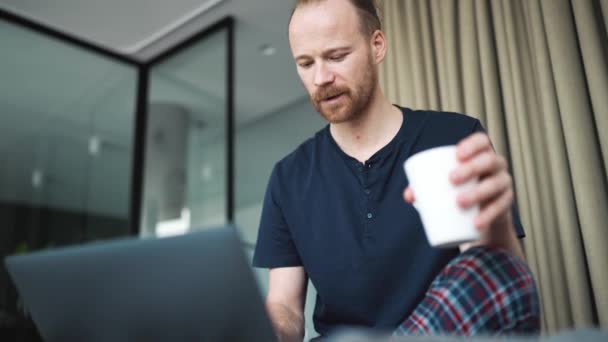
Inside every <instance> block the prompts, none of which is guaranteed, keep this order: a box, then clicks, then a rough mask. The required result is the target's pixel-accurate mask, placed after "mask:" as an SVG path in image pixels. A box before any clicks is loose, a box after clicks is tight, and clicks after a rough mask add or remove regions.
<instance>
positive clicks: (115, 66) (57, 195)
mask: <svg viewBox="0 0 608 342" xmlns="http://www.w3.org/2000/svg"><path fill="white" fill-rule="evenodd" d="M0 42H2V43H1V45H2V48H1V51H2V52H1V53H0V165H1V166H0V257H2V258H4V256H6V255H12V254H20V253H26V252H29V251H33V250H39V249H45V248H52V247H57V246H63V245H69V244H76V243H82V242H85V241H91V240H97V239H104V238H111V237H116V236H124V235H128V234H129V231H130V230H129V226H128V224H129V214H130V213H129V206H130V203H129V193H130V186H131V169H132V150H133V149H132V141H133V122H134V110H135V94H136V79H137V68H136V67H134V66H130V65H127V64H123V63H121V62H117V61H114V60H110V59H108V58H105V57H103V56H100V55H98V54H95V53H91V52H88V51H86V50H84V49H81V48H78V47H75V46H74V45H70V44H66V43H64V42H61V41H59V40H56V39H52V38H48V37H46V36H44V35H41V34H40V33H37V32H34V31H31V30H29V29H24V28H22V27H20V26H16V25H14V24H12V23H9V22H2V21H0ZM16 302H17V297H16V292H15V291H14V289H13V288H12V287H11V286H10V282H9V280H8V277H7V274H6V270H5V269H4V263H1V265H0V329H2V328H3V326H4V324H3V323H5V322H13V323H14V322H15V320H17V319H18V318H19V315H17V312H16V310H17V307H16V305H15V303H16ZM0 340H4V338H3V337H0ZM7 340H9V339H7Z"/></svg>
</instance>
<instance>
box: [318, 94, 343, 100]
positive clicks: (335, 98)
mask: <svg viewBox="0 0 608 342" xmlns="http://www.w3.org/2000/svg"><path fill="white" fill-rule="evenodd" d="M342 95H344V93H339V94H336V95H333V96H328V97H326V98H324V99H323V102H331V101H333V100H337V99H338V98H339V97H340V96H342Z"/></svg>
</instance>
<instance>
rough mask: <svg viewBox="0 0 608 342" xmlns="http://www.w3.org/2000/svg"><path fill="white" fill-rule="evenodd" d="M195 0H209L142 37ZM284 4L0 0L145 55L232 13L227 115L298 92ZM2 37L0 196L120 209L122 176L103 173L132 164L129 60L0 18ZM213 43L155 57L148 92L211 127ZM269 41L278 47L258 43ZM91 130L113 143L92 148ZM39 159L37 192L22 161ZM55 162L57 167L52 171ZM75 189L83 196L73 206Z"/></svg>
mask: <svg viewBox="0 0 608 342" xmlns="http://www.w3.org/2000/svg"><path fill="white" fill-rule="evenodd" d="M211 5H213V6H211ZM205 6H211V7H210V8H209V9H208V10H207V11H205V12H203V13H201V14H199V15H196V16H195V17H194V18H191V20H190V21H188V22H186V23H184V24H183V25H181V26H180V27H179V28H177V29H175V30H172V31H171V32H165V33H166V34H164V35H163V37H162V38H161V39H159V40H155V41H153V42H151V43H150V40H151V39H155V38H158V37H159V32H163V30H164V31H166V28H167V27H170V26H171V25H174V24H175V23H178V22H180V21H181V20H183V19H184V18H188V17H189V16H192V13H196V11H197V9H200V8H203V7H205ZM291 6H292V2H291V1H285V0H255V1H252V0H223V1H213V0H208V1H204V0H198V1H195V0H173V1H171V2H167V1H161V0H104V1H93V0H55V1H52V2H48V1H41V0H37V1H36V0H0V7H2V8H4V9H6V10H9V11H11V12H14V13H17V14H19V15H21V16H24V17H27V18H30V19H32V20H35V21H38V22H41V23H43V24H45V25H48V26H51V27H53V28H55V29H57V30H59V31H62V32H66V33H69V34H71V35H73V36H76V37H78V38H80V39H83V40H87V41H91V42H93V43H95V44H97V45H101V46H105V47H107V48H109V49H112V50H115V51H127V50H129V51H128V52H132V55H133V56H134V57H137V58H140V59H143V60H147V59H149V58H151V57H153V56H155V55H156V54H158V53H159V52H160V51H164V50H165V49H166V48H167V47H169V46H172V45H173V44H175V42H177V41H180V40H181V39H184V38H186V37H188V36H190V35H191V34H192V33H195V32H198V31H200V30H202V29H204V28H206V27H209V26H210V25H211V24H213V23H215V22H217V21H219V20H221V19H223V18H224V17H226V16H228V15H230V16H233V17H234V18H235V24H236V27H235V28H236V31H235V48H236V51H235V52H236V56H235V57H236V63H235V64H236V65H235V69H236V70H235V78H236V82H235V91H236V122H237V125H245V124H249V123H251V122H253V121H255V120H257V119H259V118H261V117H262V116H264V115H267V114H273V113H275V112H276V111H278V110H279V109H281V110H284V109H285V108H289V105H290V104H292V103H298V102H301V100H302V98H303V97H305V96H306V95H305V92H304V90H303V87H302V86H301V84H300V82H299V80H298V78H297V75H296V72H295V67H294V64H293V62H292V60H291V54H290V51H289V45H288V41H287V33H286V29H287V22H288V16H289V13H290V10H291ZM24 32H26V33H24ZM0 41H2V42H3V48H4V49H3V53H2V54H0V74H1V75H0V110H1V111H2V112H1V113H0V114H1V117H2V119H1V120H0V121H1V122H2V124H1V125H0V133H1V134H0V152H2V154H1V155H0V165H5V166H6V165H14V166H15V167H11V168H7V167H1V168H0V199H7V198H8V199H17V200H20V201H26V202H32V201H33V202H36V201H41V199H40V196H43V197H44V196H46V197H47V200H48V201H50V202H53V201H54V202H61V203H63V205H64V206H65V207H66V208H68V209H76V210H83V209H84V210H87V209H89V210H90V211H96V210H97V211H99V212H100V213H102V214H107V215H121V216H122V215H123V214H124V210H125V209H126V208H127V202H126V201H127V200H128V195H127V193H125V191H128V187H127V185H126V183H125V182H126V181H127V179H121V180H120V182H118V181H117V180H116V179H114V180H112V179H108V178H111V177H107V176H104V175H106V174H109V175H123V176H124V175H127V174H128V168H129V167H130V157H129V156H130V153H131V152H130V142H131V141H130V138H131V132H132V122H131V119H132V113H133V112H132V109H133V105H134V104H133V103H132V101H133V99H134V91H135V83H134V79H135V76H134V75H135V74H134V71H133V70H132V68H129V67H128V66H118V67H117V66H116V63H113V62H112V61H107V63H104V62H103V61H100V60H99V59H93V60H91V61H86V60H83V58H82V54H83V50H80V49H78V48H75V47H69V46H67V45H65V44H64V43H62V42H58V41H56V40H54V39H46V38H44V37H43V36H40V35H39V34H37V33H34V32H27V31H25V30H22V29H19V28H18V27H16V26H14V25H9V24H6V23H5V24H3V23H1V22H0ZM141 42H147V43H146V47H145V48H143V49H141V50H139V51H136V52H135V51H131V50H133V46H141V45H142V44H141ZM223 44H224V36H223V34H221V33H220V34H218V35H215V36H212V37H211V38H210V39H207V40H206V41H205V42H204V43H203V44H201V45H194V46H192V48H191V49H188V50H185V51H184V52H183V53H181V54H180V55H178V56H174V57H173V58H171V59H169V60H167V61H166V62H164V63H162V64H161V65H158V66H157V67H155V68H153V69H152V77H151V81H152V84H151V98H152V101H154V102H159V103H163V104H166V103H174V104H178V105H180V106H183V107H185V109H186V110H187V111H188V112H189V113H190V114H191V115H193V116H195V117H197V118H198V119H201V120H202V121H204V122H205V124H206V125H207V126H206V128H207V129H211V130H213V129H214V128H215V130H216V131H221V130H219V129H217V128H218V127H219V126H218V127H216V126H217V125H219V124H220V123H221V122H222V121H223V119H224V118H223V112H222V110H221V108H223V107H222V103H223V100H224V96H225V94H224V89H225V88H224V86H223V85H224V83H223V82H224V81H225V80H224V70H225V65H224V64H223V63H222V61H223V60H224V59H225V58H224V57H225V56H224V55H223V54H224V53H225V50H224V49H223ZM267 44H270V45H272V46H273V47H275V48H276V54H274V55H272V56H264V55H263V54H262V53H261V51H260V48H261V47H262V46H263V45H267ZM214 47H217V48H214ZM193 71H194V72H193ZM24 90H26V91H24ZM214 115H215V117H214ZM91 118H95V120H94V122H92V121H91V120H92V119H91ZM2 126H3V127H4V128H3V127H2ZM9 127H10V129H8V128H9ZM66 130H67V131H66ZM91 134H100V135H102V138H105V139H106V140H107V141H109V145H113V146H114V147H112V152H111V153H109V154H106V155H103V154H102V156H101V157H102V158H100V157H99V156H98V157H97V159H91V155H90V154H89V153H88V151H87V149H86V146H87V143H88V139H89V138H90V136H91ZM83 146H84V148H83ZM103 158H109V159H107V160H104V159H103ZM119 164H120V165H122V166H120V167H118V168H115V169H108V167H110V168H111V167H114V166H112V165H119ZM41 165H42V166H41ZM37 167H42V168H46V169H47V171H48V172H49V173H50V175H51V176H49V179H48V181H49V183H50V184H51V185H52V186H54V187H55V191H51V190H48V191H49V192H48V193H46V194H40V193H38V191H37V190H35V189H32V187H31V182H32V170H33V169H35V168H37ZM49 170H50V171H49ZM68 170H71V171H68ZM87 172H88V174H89V175H90V176H89V181H91V179H92V180H93V184H92V185H90V186H91V187H93V189H89V190H87V191H85V192H84V193H83V191H82V188H83V186H85V184H87V182H88V181H87V178H86V177H84V176H83V177H80V176H78V177H77V176H76V175H77V174H79V173H81V174H86V173H87ZM53 174H56V175H63V176H62V178H61V179H59V177H56V178H57V179H52V178H53ZM70 175H73V176H70ZM108 181H110V183H111V181H114V183H113V184H111V185H110V184H109V183H108ZM83 198H84V199H85V200H84V203H85V206H86V208H82V207H81V206H82V203H83V200H82V199H83ZM113 198H121V199H123V200H121V202H120V203H117V202H116V201H113V200H112V199H113ZM112 206H114V207H112Z"/></svg>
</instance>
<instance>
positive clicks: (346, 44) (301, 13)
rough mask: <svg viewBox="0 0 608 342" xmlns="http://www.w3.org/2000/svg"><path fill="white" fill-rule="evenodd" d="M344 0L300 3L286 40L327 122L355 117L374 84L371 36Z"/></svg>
mask: <svg viewBox="0 0 608 342" xmlns="http://www.w3.org/2000/svg"><path fill="white" fill-rule="evenodd" d="M359 20H360V19H359V16H358V14H357V12H356V9H355V8H354V6H353V5H351V4H350V2H348V1H347V0H342V1H334V0H332V1H322V2H319V3H313V4H310V5H305V6H303V7H300V8H298V9H297V10H296V11H295V13H294V15H293V17H292V19H291V23H290V25H289V41H290V44H291V50H292V53H293V56H294V59H295V61H296V64H297V70H298V74H299V75H300V79H301V80H302V83H304V86H305V87H306V90H307V91H308V94H309V96H310V100H311V102H312V104H313V105H314V107H315V109H316V110H317V111H318V112H319V113H320V114H321V115H322V116H323V117H324V118H325V119H326V120H327V121H329V122H331V123H341V122H347V121H351V120H353V119H356V118H357V117H358V116H359V115H360V114H361V113H362V112H363V110H365V109H366V107H367V106H368V105H369V103H370V100H371V97H372V95H373V92H374V90H375V88H376V85H377V80H378V77H377V70H376V66H375V64H374V62H373V58H372V52H371V44H370V39H369V37H367V36H365V35H364V34H363V33H362V32H361V30H360V26H359Z"/></svg>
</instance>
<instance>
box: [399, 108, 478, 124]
mask: <svg viewBox="0 0 608 342" xmlns="http://www.w3.org/2000/svg"><path fill="white" fill-rule="evenodd" d="M409 113H410V115H415V116H418V117H419V118H421V119H422V120H424V121H425V122H426V123H428V124H433V125H437V124H440V125H442V126H445V125H446V124H454V125H458V127H459V126H464V127H469V128H470V127H473V126H475V125H477V124H478V123H479V120H477V119H476V118H474V117H472V116H469V115H466V114H463V113H457V112H448V111H435V110H409ZM406 115H407V114H406Z"/></svg>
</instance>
